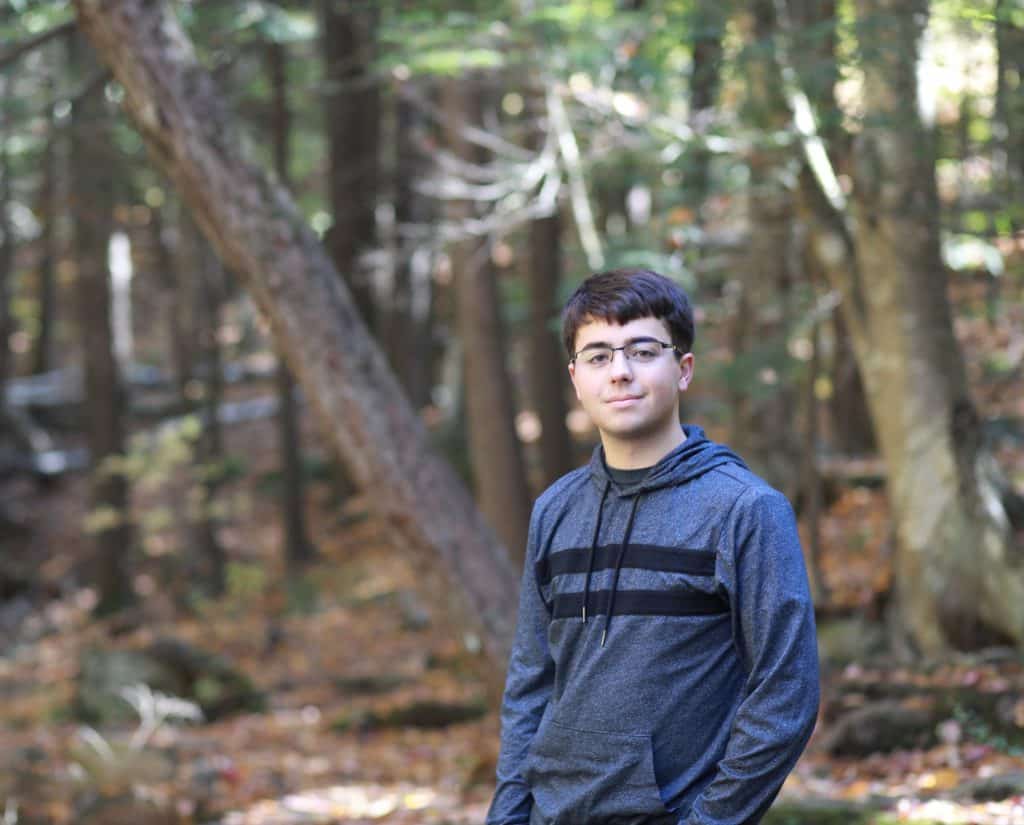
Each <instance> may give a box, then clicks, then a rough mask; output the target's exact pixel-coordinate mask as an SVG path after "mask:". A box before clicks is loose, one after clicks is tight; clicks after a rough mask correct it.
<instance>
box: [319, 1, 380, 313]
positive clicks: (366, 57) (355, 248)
mask: <svg viewBox="0 0 1024 825" xmlns="http://www.w3.org/2000/svg"><path fill="white" fill-rule="evenodd" d="M379 14H380V12H379V11H378V9H377V7H376V5H375V4H373V3H366V4H362V3H352V2H345V0H320V30H321V32H322V37H321V44H322V49H323V55H324V87H325V93H324V102H325V107H324V116H325V120H326V125H327V152H328V156H329V159H330V178H329V181H328V201H329V203H330V205H331V217H332V219H333V223H332V226H331V228H330V230H329V231H328V232H327V236H326V237H325V239H324V240H325V242H326V244H327V248H328V250H329V251H330V253H331V257H332V258H333V259H334V265H335V266H336V267H337V268H338V271H339V272H341V274H342V275H343V276H344V277H345V278H347V279H348V284H349V287H350V288H351V290H352V294H353V295H354V296H355V299H356V305H357V307H358V308H359V313H360V314H361V315H362V316H363V320H364V321H366V322H367V324H369V326H370V328H371V329H374V330H376V329H377V326H378V318H377V308H376V306H375V303H376V302H375V300H374V290H373V283H372V279H371V277H370V276H371V271H370V268H369V267H368V266H367V265H366V263H365V261H363V260H361V256H362V254H363V253H364V252H366V251H367V249H369V248H371V247H372V246H373V244H374V243H375V241H376V234H377V221H376V217H375V214H376V213H375V210H376V207H377V179H378V168H379V157H380V94H379V91H378V86H377V80H376V78H375V77H374V76H373V74H372V62H373V60H374V58H375V56H376V48H377V44H376V38H377V22H378V17H379Z"/></svg>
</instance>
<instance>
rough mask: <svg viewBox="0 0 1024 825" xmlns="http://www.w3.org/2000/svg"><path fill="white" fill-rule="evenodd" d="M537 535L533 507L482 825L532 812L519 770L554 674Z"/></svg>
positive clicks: (519, 819) (512, 823) (515, 822)
mask: <svg viewBox="0 0 1024 825" xmlns="http://www.w3.org/2000/svg"><path fill="white" fill-rule="evenodd" d="M539 531H540V528H539V516H538V510H537V508H535V509H534V513H533V517H532V518H531V519H530V534H529V541H528V542H527V552H526V563H525V565H524V569H523V578H522V582H521V583H520V587H519V620H518V623H517V624H516V636H515V641H514V642H513V646H512V655H511V656H510V657H509V663H508V677H507V678H506V681H505V696H504V700H503V701H502V706H501V752H500V754H499V756H498V770H497V775H498V787H497V789H496V790H495V792H494V799H493V800H492V801H491V807H490V810H489V811H488V812H487V825H520V824H521V825H526V823H528V822H529V820H530V809H531V808H532V807H533V798H532V797H531V795H530V788H529V786H527V784H526V782H525V781H523V778H522V776H520V774H519V770H520V768H521V767H522V764H523V761H524V760H525V759H526V753H527V751H528V750H529V748H530V744H531V743H532V742H533V737H534V734H535V733H536V732H537V728H538V727H539V726H540V720H541V717H542V716H543V715H544V708H545V707H547V703H548V698H549V697H550V696H551V685H552V682H553V681H554V675H555V666H554V662H553V661H552V659H551V655H550V653H549V651H548V622H549V621H550V620H551V613H550V610H549V608H548V605H547V604H546V603H545V601H544V598H543V596H542V594H541V592H540V589H539V587H538V584H537V579H536V575H535V570H536V567H535V565H536V561H537V553H538V547H539V545H540V541H539V538H538V533H539Z"/></svg>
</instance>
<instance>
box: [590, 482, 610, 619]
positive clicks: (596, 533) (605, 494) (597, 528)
mask: <svg viewBox="0 0 1024 825" xmlns="http://www.w3.org/2000/svg"><path fill="white" fill-rule="evenodd" d="M611 488H612V483H611V482H610V481H606V482H605V483H604V492H603V493H602V494H601V503H600V504H599V505H598V506H597V524H596V525H595V526H594V538H592V539H591V540H590V564H589V565H588V566H587V580H586V582H585V583H584V585H583V623H584V624H586V622H587V596H588V594H589V593H590V574H591V573H592V572H593V571H594V556H595V555H597V538H598V536H599V535H600V533H601V514H602V513H603V512H604V502H605V499H607V498H608V491H609V490H610V489H611Z"/></svg>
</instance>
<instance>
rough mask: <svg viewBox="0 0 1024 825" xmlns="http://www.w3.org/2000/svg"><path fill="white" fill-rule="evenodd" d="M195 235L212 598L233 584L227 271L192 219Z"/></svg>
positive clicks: (202, 462)
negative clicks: (228, 536) (223, 325)
mask: <svg viewBox="0 0 1024 825" xmlns="http://www.w3.org/2000/svg"><path fill="white" fill-rule="evenodd" d="M189 231H190V235H191V236H192V243H191V247H192V249H193V251H194V255H195V261H196V263H197V266H196V271H197V274H198V279H197V280H198V284H197V286H198V290H197V298H198V301H196V304H197V306H196V316H197V326H198V332H199V336H198V338H199V349H200V358H201V359H202V364H203V367H204V370H203V374H204V381H203V403H202V412H203V415H202V421H203V427H202V430H201V432H200V434H199V439H198V441H197V442H196V444H195V448H194V450H193V463H194V465H195V466H196V468H197V469H198V470H199V480H198V484H199V485H200V486H201V488H202V496H201V501H202V505H201V507H200V511H199V512H198V513H197V514H196V516H197V517H196V519H195V522H194V524H193V530H194V532H195V536H196V548H197V549H198V550H199V559H198V561H199V572H200V574H201V581H202V583H203V585H204V586H205V588H207V589H208V591H209V592H210V594H211V595H213V596H220V595H222V594H224V593H225V592H226V591H227V582H228V576H227V567H228V560H227V554H226V553H225V551H224V546H223V545H222V544H221V542H220V539H219V537H218V535H217V528H218V526H219V522H220V519H219V517H218V515H217V511H218V507H217V495H218V492H219V490H220V487H221V484H222V482H223V476H224V438H223V432H222V430H221V425H220V416H219V414H220V405H221V401H222V400H223V398H224V365H223V362H222V359H221V347H220V338H219V336H218V335H217V330H218V328H219V326H220V313H221V306H222V305H223V303H224V293H225V288H224V271H223V268H222V267H221V265H220V262H219V261H217V260H216V259H215V257H214V255H213V251H212V250H211V249H210V246H209V244H208V243H207V242H206V239H205V238H203V237H201V236H200V235H199V233H198V232H197V231H196V227H195V224H194V223H193V222H192V221H189Z"/></svg>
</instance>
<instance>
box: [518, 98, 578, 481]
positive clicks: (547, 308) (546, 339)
mask: <svg viewBox="0 0 1024 825" xmlns="http://www.w3.org/2000/svg"><path fill="white" fill-rule="evenodd" d="M531 101H532V102H533V104H534V106H533V111H532V113H531V114H532V116H533V117H534V118H535V119H536V120H537V121H538V123H539V124H540V125H539V126H538V128H537V130H536V132H535V133H534V135H533V141H532V148H533V150H534V151H538V152H539V151H540V150H541V148H542V146H543V145H544V138H545V125H546V126H547V128H551V125H550V124H545V119H544V113H545V112H546V111H547V107H546V105H545V103H544V92H543V90H537V91H536V92H534V93H533V94H532V95H531ZM529 245H530V247H529V248H530V254H529V258H528V259H527V268H526V281H527V292H528V295H529V329H528V333H527V335H528V341H527V343H528V346H527V359H528V361H529V364H528V366H527V369H526V379H527V382H528V385H529V391H530V396H531V401H532V404H533V406H534V407H535V408H536V410H537V415H538V418H539V419H540V441H539V445H538V446H539V449H540V467H541V481H542V484H543V486H544V487H547V486H548V485H549V484H551V483H552V482H553V481H555V480H557V479H558V478H560V477H561V476H562V475H564V474H565V473H567V472H569V471H570V470H571V469H572V468H573V466H574V465H575V462H574V461H573V450H572V438H571V436H570V435H569V428H568V426H567V425H566V415H567V414H568V411H569V410H568V405H567V404H566V402H565V393H566V386H567V383H566V381H567V378H566V376H567V371H566V364H567V362H568V360H569V357H568V356H567V355H566V354H565V349H564V347H563V346H562V336H561V325H560V324H559V317H560V312H559V311H560V301H559V297H560V295H559V291H560V285H561V283H562V215H561V211H560V206H559V204H557V203H556V204H555V211H554V212H552V214H550V215H548V216H546V217H543V218H537V219H535V220H533V221H531V222H530V227H529Z"/></svg>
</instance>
